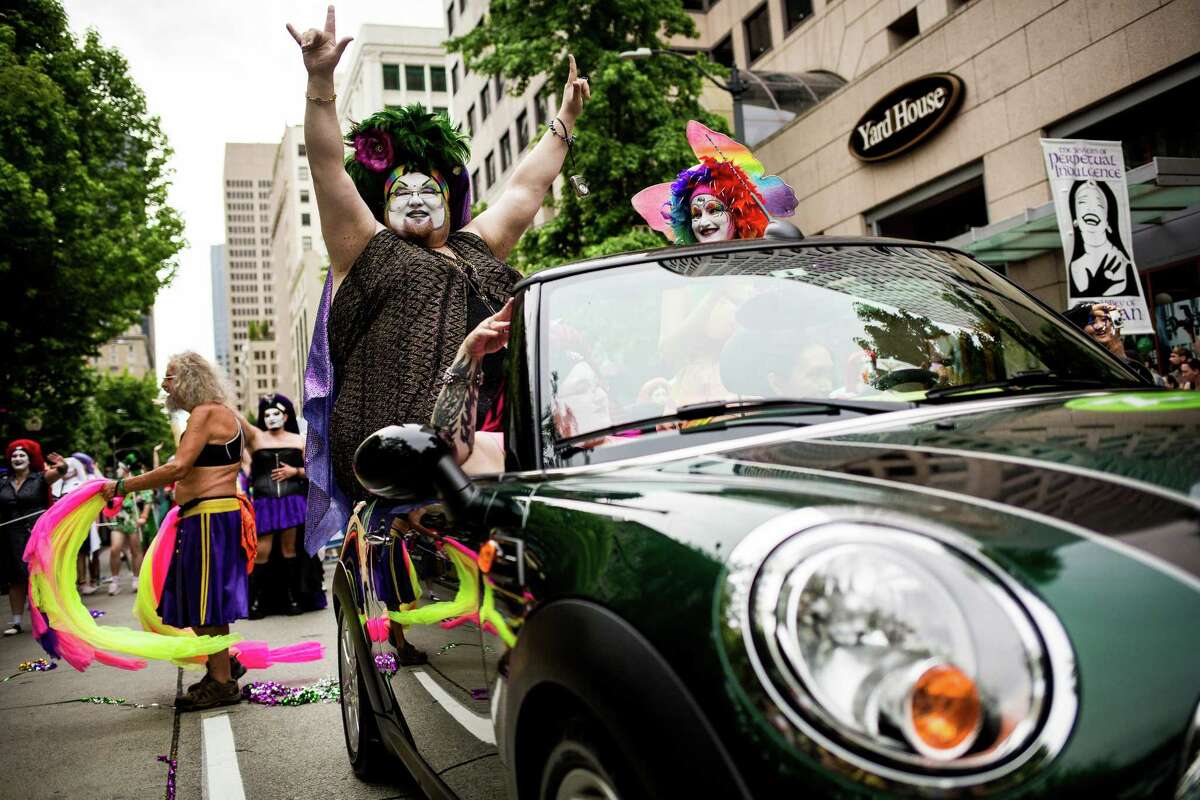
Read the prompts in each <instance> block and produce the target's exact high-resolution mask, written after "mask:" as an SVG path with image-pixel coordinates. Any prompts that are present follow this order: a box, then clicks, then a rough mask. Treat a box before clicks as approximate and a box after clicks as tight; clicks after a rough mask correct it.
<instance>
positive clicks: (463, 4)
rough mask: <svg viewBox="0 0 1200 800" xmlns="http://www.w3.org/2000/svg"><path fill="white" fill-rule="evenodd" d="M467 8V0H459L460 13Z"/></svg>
mask: <svg viewBox="0 0 1200 800" xmlns="http://www.w3.org/2000/svg"><path fill="white" fill-rule="evenodd" d="M466 10H467V0H458V13H459V14H461V13H463V12H464V11H466Z"/></svg>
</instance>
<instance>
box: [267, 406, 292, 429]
mask: <svg viewBox="0 0 1200 800" xmlns="http://www.w3.org/2000/svg"><path fill="white" fill-rule="evenodd" d="M286 420H287V417H286V416H285V415H284V413H283V412H282V411H280V410H279V409H278V408H268V409H267V410H266V411H263V424H264V425H266V426H267V430H269V431H277V430H279V429H280V428H282V427H283V423H284V422H285V421H286Z"/></svg>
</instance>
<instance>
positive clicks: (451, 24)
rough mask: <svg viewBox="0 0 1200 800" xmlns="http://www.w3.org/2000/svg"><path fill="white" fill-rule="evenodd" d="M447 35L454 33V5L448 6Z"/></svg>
mask: <svg viewBox="0 0 1200 800" xmlns="http://www.w3.org/2000/svg"><path fill="white" fill-rule="evenodd" d="M446 33H449V34H451V35H453V33H454V4H453V3H451V4H450V5H448V6H446Z"/></svg>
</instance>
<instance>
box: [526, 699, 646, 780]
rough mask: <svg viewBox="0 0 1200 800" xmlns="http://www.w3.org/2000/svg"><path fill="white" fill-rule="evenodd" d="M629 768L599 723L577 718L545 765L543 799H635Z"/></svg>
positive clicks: (543, 768) (572, 721) (543, 769)
mask: <svg viewBox="0 0 1200 800" xmlns="http://www.w3.org/2000/svg"><path fill="white" fill-rule="evenodd" d="M629 775H630V770H629V769H628V767H627V766H626V764H625V763H624V761H623V760H621V758H620V757H619V755H618V754H617V749H616V747H614V746H613V745H612V744H611V743H610V742H609V741H608V739H607V738H606V737H604V736H603V735H602V734H601V733H600V731H599V729H598V728H597V726H595V725H592V724H590V723H589V721H588V720H585V719H582V718H576V719H573V720H571V721H570V722H569V723H568V724H567V725H566V726H565V728H564V731H563V733H562V735H561V737H560V738H559V740H558V742H557V744H555V745H554V746H553V747H552V748H551V749H550V754H549V755H548V756H547V757H546V763H545V765H544V766H543V767H542V780H541V790H540V791H539V792H538V797H539V798H540V799H541V800H634V798H640V797H642V796H643V794H644V793H642V792H637V791H635V784H634V783H633V782H632V780H631V779H630V778H629Z"/></svg>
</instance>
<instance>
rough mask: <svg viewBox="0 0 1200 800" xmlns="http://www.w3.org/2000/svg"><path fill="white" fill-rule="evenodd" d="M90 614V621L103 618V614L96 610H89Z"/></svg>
mask: <svg viewBox="0 0 1200 800" xmlns="http://www.w3.org/2000/svg"><path fill="white" fill-rule="evenodd" d="M91 614H92V619H100V618H101V617H103V616H104V612H103V611H101V610H100V609H98V608H93V609H92V610H91Z"/></svg>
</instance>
